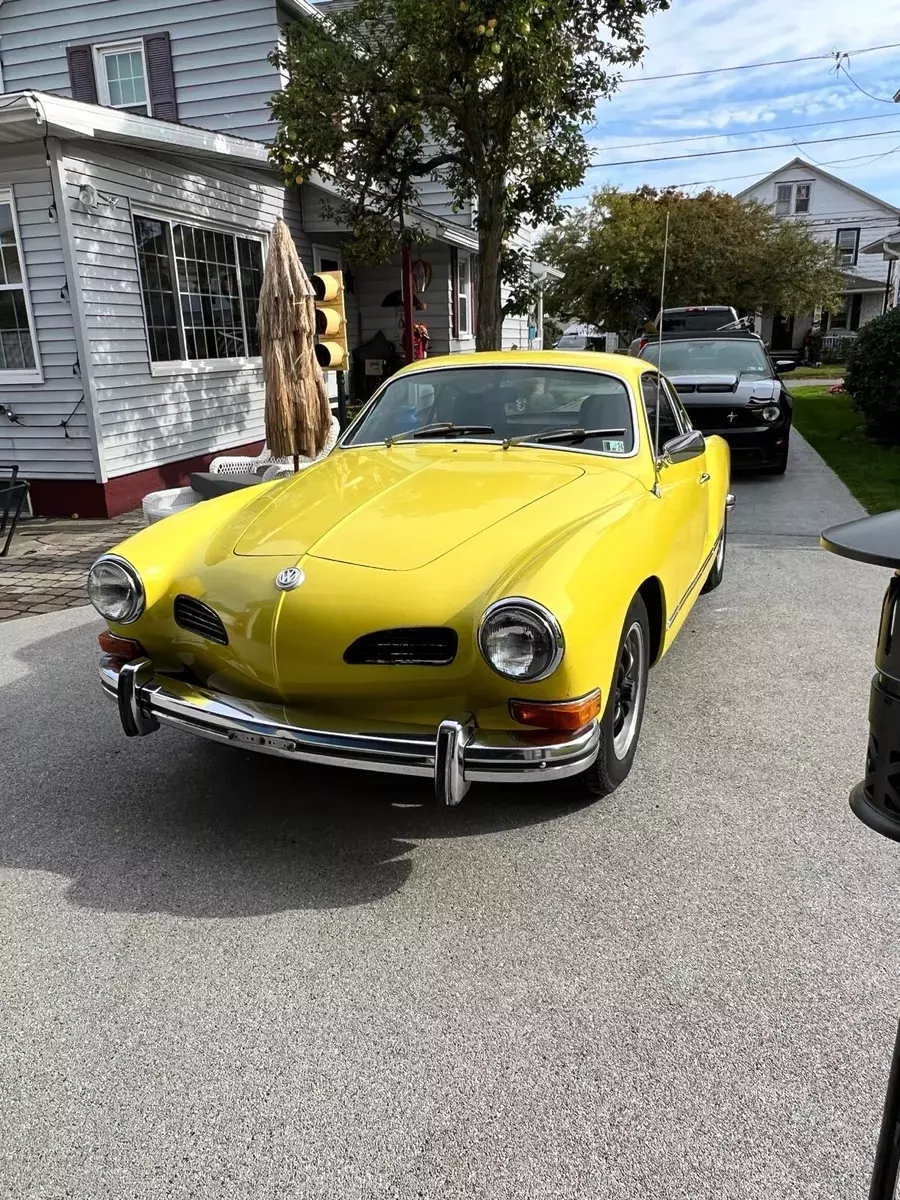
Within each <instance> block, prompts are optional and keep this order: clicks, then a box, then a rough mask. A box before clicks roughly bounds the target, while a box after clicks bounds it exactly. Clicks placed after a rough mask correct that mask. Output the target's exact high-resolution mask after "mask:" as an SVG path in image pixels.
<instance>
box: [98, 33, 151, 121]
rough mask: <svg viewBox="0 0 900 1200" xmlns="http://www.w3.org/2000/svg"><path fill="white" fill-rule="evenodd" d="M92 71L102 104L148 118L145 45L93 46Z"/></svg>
mask: <svg viewBox="0 0 900 1200" xmlns="http://www.w3.org/2000/svg"><path fill="white" fill-rule="evenodd" d="M94 58H95V71H96V75H97V90H98V94H99V100H100V103H101V104H106V105H108V106H109V107H110V108H120V109H122V110H123V111H124V112H130V113H136V114H138V115H139V116H142V117H147V116H149V115H150V103H149V98H148V90H147V63H146V60H145V58H144V43H143V42H142V41H140V42H118V43H116V44H115V45H112V46H95V47H94Z"/></svg>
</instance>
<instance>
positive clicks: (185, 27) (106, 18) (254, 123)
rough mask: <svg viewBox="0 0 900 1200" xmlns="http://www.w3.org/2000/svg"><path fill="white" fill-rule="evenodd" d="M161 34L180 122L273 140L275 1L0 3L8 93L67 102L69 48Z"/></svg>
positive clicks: (1, 44)
mask: <svg viewBox="0 0 900 1200" xmlns="http://www.w3.org/2000/svg"><path fill="white" fill-rule="evenodd" d="M162 30H166V31H168V33H169V35H170V38H171V45H172V65H173V69H174V73H175V91H176V95H177V99H178V119H179V121H182V122H184V123H185V124H187V125H199V126H200V127H201V128H204V129H214V130H216V131H218V132H223V133H232V134H236V135H239V136H241V137H249V138H256V139H259V140H264V141H268V140H271V138H272V136H273V126H272V124H271V122H270V121H269V111H268V108H267V101H268V99H269V97H270V96H271V95H272V93H273V92H274V91H275V90H276V89H277V88H278V87H279V86H280V79H279V75H278V72H277V71H276V70H275V68H274V67H273V66H271V65H270V64H269V62H268V60H267V56H268V54H269V52H270V51H271V50H273V49H274V48H275V46H276V45H277V44H278V36H279V25H278V18H277V13H276V5H275V0H215V2H214V3H213V2H211V0H206V2H205V3H199V4H198V3H197V2H196V0H190V2H188V0H154V2H149V0H142V2H140V0H83V2H75V3H72V2H71V0H66V2H64V3H62V4H60V3H59V0H3V3H2V4H0V47H2V55H3V80H4V86H5V89H6V91H7V92H12V91H16V90H20V89H25V88H33V89H35V90H36V91H45V92H56V93H58V94H60V95H63V96H71V90H70V87H69V73H68V67H67V63H66V47H67V46H69V45H76V44H79V43H85V42H89V43H91V44H96V43H100V42H109V41H121V40H125V39H127V38H129V37H137V36H141V35H143V34H146V33H153V32H157V31H162Z"/></svg>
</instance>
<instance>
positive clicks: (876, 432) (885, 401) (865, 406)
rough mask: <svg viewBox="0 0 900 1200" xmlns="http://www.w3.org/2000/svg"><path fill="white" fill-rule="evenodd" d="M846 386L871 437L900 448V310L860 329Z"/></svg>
mask: <svg viewBox="0 0 900 1200" xmlns="http://www.w3.org/2000/svg"><path fill="white" fill-rule="evenodd" d="M844 385H845V387H846V389H847V391H848V392H849V393H850V395H851V396H852V397H853V407H854V408H855V409H856V411H857V412H859V413H862V416H863V419H864V421H865V423H866V430H867V432H868V433H869V436H870V437H873V438H876V439H877V440H878V441H880V442H887V443H889V444H890V445H900V308H892V309H891V310H890V312H886V313H885V314H884V316H881V317H876V318H875V320H874V321H869V323H868V324H867V325H864V326H863V327H862V329H860V331H859V336H858V337H857V339H856V343H855V344H854V346H853V347H852V348H851V350H850V353H849V354H848V356H847V373H846V375H845V377H844Z"/></svg>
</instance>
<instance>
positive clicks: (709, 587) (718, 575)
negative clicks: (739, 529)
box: [700, 517, 728, 596]
mask: <svg viewBox="0 0 900 1200" xmlns="http://www.w3.org/2000/svg"><path fill="white" fill-rule="evenodd" d="M727 546H728V518H727V517H726V518H725V523H724V524H723V526H722V541H721V543H720V544H719V547H718V549H717V550H716V557H715V558H714V559H713V565H712V567H711V568H710V572H709V574H708V575H707V577H706V583H704V585H703V587H702V588H701V589H700V595H701V596H705V595H706V593H707V592H714V591H715V590H716V588H717V587H718V586H719V584H720V583H721V582H722V580H723V579H724V577H725V551H726V548H727Z"/></svg>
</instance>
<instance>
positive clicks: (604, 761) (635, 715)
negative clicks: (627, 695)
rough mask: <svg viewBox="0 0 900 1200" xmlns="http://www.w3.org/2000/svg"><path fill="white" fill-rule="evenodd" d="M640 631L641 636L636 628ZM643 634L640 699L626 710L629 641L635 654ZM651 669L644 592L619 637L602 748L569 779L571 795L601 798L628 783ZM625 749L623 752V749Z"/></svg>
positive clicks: (602, 726)
mask: <svg viewBox="0 0 900 1200" xmlns="http://www.w3.org/2000/svg"><path fill="white" fill-rule="evenodd" d="M635 629H637V630H638V631H639V633H638V635H635V634H634V632H633V631H634V630H635ZM636 636H637V637H639V641H640V646H641V653H640V662H639V663H638V664H636V672H637V673H636V676H635V678H634V680H633V681H632V684H633V685H637V686H636V691H637V699H636V702H635V703H634V705H633V706H632V707H631V708H629V709H628V710H627V712H625V713H623V711H622V708H623V706H622V705H621V704H620V701H621V700H622V697H621V683H622V680H623V671H624V663H625V658H626V655H625V651H626V643H628V648H629V653H630V654H631V655H632V657H634V646H635V637H636ZM649 668H650V622H649V620H648V618H647V608H646V606H645V604H644V601H643V599H642V597H641V596H640V595H637V596H635V598H634V599H633V600H632V602H631V604H630V606H629V608H628V613H627V614H626V616H625V623H624V625H623V626H622V636H621V637H620V638H619V651H618V655H617V657H616V677H615V679H614V681H613V688H612V692H611V694H610V695H609V697H608V698H607V701H606V710H605V711H604V713H603V717H602V719H601V721H600V751H599V753H598V755H597V758H596V760H595V762H594V763H593V765H592V766H590V767H588V769H587V770H586V771H583V772H582V773H581V774H580V775H575V776H573V777H572V778H571V779H569V780H566V783H567V784H568V785H569V789H568V792H569V797H570V798H571V797H572V793H573V792H574V793H576V794H577V795H580V796H581V798H583V799H589V800H599V799H601V798H602V797H603V796H608V795H609V794H610V792H614V791H615V790H616V788H617V787H618V786H619V784H620V783H624V781H625V779H626V778H627V776H628V772H629V771H630V770H631V764H632V763H633V762H634V756H635V752H636V751H637V746H638V741H639V739H640V736H641V724H642V722H643V719H644V701H645V700H646V698H647V673H648V671H649ZM629 718H631V725H630V728H629V731H628V736H627V739H626V741H627V745H624V747H623V743H622V740H621V738H620V746H619V748H618V749H617V747H616V728H617V726H618V727H619V731H620V733H621V731H622V720H623V719H625V720H627V719H629ZM623 749H624V752H621V751H623Z"/></svg>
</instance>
